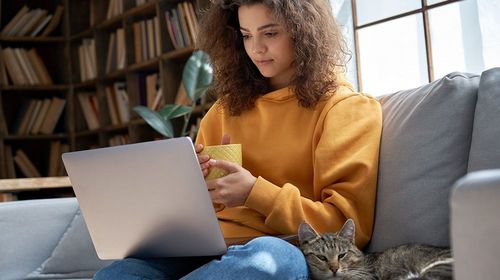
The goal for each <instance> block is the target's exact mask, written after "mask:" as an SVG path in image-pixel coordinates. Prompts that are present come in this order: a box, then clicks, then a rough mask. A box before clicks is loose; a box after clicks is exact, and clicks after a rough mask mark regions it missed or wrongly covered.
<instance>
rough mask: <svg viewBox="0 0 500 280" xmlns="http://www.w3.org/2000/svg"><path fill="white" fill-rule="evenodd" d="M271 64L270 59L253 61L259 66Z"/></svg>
mask: <svg viewBox="0 0 500 280" xmlns="http://www.w3.org/2000/svg"><path fill="white" fill-rule="evenodd" d="M271 62H273V60H272V59H263V60H255V64H257V65H259V66H266V65H269V64H271Z"/></svg>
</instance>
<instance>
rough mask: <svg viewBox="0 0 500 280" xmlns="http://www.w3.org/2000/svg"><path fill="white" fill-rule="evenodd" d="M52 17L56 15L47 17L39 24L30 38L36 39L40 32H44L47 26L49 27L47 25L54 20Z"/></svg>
mask: <svg viewBox="0 0 500 280" xmlns="http://www.w3.org/2000/svg"><path fill="white" fill-rule="evenodd" d="M52 17H54V15H52V14H49V15H47V16H46V17H45V18H44V19H43V20H42V21H41V22H40V23H39V24H38V26H37V27H36V28H35V29H34V30H33V31H32V32H31V34H30V36H31V37H35V36H36V35H38V33H40V31H42V29H43V28H45V26H47V24H48V23H49V22H50V20H51V19H52Z"/></svg>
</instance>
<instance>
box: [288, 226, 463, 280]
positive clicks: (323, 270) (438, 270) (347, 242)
mask: <svg viewBox="0 0 500 280" xmlns="http://www.w3.org/2000/svg"><path fill="white" fill-rule="evenodd" d="M354 228H355V227H354V222H353V221H352V220H351V219H348V220H347V221H346V223H345V224H344V226H343V227H342V229H341V230H340V231H338V232H336V233H325V234H323V235H319V234H318V233H317V232H316V231H315V230H314V229H313V228H312V227H311V226H310V225H309V224H307V223H305V222H304V223H302V224H301V225H300V228H299V234H298V235H299V244H300V249H301V250H302V252H303V253H304V256H305V257H306V261H307V264H308V266H309V270H310V274H311V277H312V279H314V280H323V279H359V280H361V279H374V280H375V279H384V280H385V279H391V280H393V279H394V280H406V279H421V280H423V279H426V280H438V279H452V278H453V277H452V275H453V271H452V267H453V258H452V255H451V251H450V250H449V249H445V248H438V247H433V246H428V245H421V244H406V245H401V246H397V247H394V248H390V249H388V250H385V251H384V252H380V253H368V254H364V253H363V252H362V251H360V250H359V249H358V248H357V247H356V245H355V244H354Z"/></svg>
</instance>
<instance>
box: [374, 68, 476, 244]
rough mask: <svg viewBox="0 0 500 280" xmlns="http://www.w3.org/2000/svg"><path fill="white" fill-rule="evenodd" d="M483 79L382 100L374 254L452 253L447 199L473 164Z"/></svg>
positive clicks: (450, 79) (452, 79)
mask: <svg viewBox="0 0 500 280" xmlns="http://www.w3.org/2000/svg"><path fill="white" fill-rule="evenodd" d="M478 83H479V76H477V75H471V74H465V73H451V74H448V75H447V76H445V77H444V78H442V79H440V80H437V81H434V82H432V83H430V84H427V85H424V86H421V87H419V88H416V89H411V90H405V91H400V92H396V93H394V94H391V95H387V96H384V97H381V98H380V102H381V104H382V111H383V129H382V140H381V147H380V163H379V179H378V189H377V205H376V210H375V225H374V232H373V237H372V241H371V243H370V244H369V247H368V248H367V249H368V251H380V250H384V249H386V248H388V247H391V246H396V245H399V244H404V243H409V242H418V243H427V244H433V245H440V246H449V209H448V199H449V196H450V190H451V187H452V185H453V184H454V183H455V181H456V180H457V179H458V178H460V177H462V176H463V175H464V174H465V173H466V171H467V162H468V156H469V153H468V151H469V148H470V141H471V133H472V124H473V118H474V108H475V103H476V97H477V87H478Z"/></svg>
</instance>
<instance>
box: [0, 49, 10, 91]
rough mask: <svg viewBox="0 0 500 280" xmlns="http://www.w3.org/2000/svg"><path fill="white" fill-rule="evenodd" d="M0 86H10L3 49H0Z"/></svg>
mask: <svg viewBox="0 0 500 280" xmlns="http://www.w3.org/2000/svg"><path fill="white" fill-rule="evenodd" d="M0 58H2V59H0V85H8V84H9V78H8V77H7V69H6V68H5V67H6V66H5V62H4V59H3V50H2V47H0Z"/></svg>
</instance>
